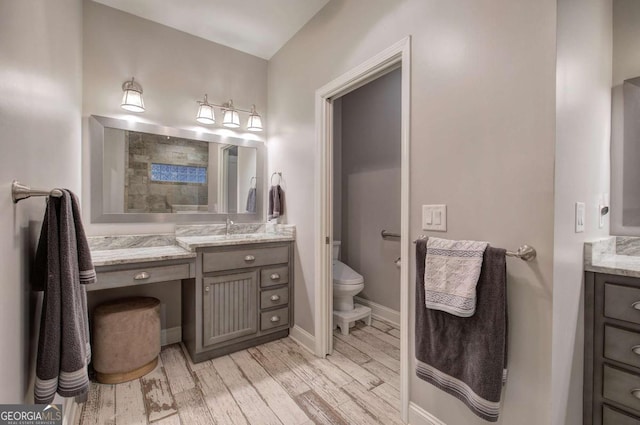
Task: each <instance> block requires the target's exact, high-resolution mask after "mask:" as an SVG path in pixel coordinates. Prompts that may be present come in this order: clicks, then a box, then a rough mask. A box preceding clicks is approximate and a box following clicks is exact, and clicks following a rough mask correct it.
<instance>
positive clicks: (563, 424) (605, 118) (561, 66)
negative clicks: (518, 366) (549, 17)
mask: <svg viewBox="0 0 640 425" xmlns="http://www.w3.org/2000/svg"><path fill="white" fill-rule="evenodd" d="M557 38H558V53H557V56H558V60H557V70H556V72H557V74H556V75H557V77H556V150H555V153H556V167H555V226H554V247H553V249H554V262H553V280H554V285H553V362H552V365H553V366H552V380H551V383H552V386H551V395H552V397H551V399H552V400H553V401H552V423H553V424H554V425H579V424H582V366H583V355H582V353H583V332H584V326H583V323H584V306H583V299H584V294H583V289H582V288H583V275H584V272H583V262H582V252H583V243H584V242H585V241H587V240H593V239H595V238H599V237H605V236H607V235H608V234H609V223H608V220H607V222H606V224H605V226H604V228H602V229H599V228H598V217H597V209H598V203H599V199H600V196H601V195H602V194H604V193H607V192H609V137H610V133H611V132H610V129H611V124H610V123H611V0H560V1H559V2H558V35H557ZM578 201H579V202H584V203H585V205H586V222H585V232H584V233H575V202H578Z"/></svg>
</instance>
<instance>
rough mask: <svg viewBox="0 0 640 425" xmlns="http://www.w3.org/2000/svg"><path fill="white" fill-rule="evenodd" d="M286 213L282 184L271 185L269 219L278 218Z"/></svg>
mask: <svg viewBox="0 0 640 425" xmlns="http://www.w3.org/2000/svg"><path fill="white" fill-rule="evenodd" d="M283 214H284V192H283V191H282V188H281V187H280V185H277V186H271V189H269V211H268V215H269V220H271V219H273V218H278V217H280V216H281V215H283Z"/></svg>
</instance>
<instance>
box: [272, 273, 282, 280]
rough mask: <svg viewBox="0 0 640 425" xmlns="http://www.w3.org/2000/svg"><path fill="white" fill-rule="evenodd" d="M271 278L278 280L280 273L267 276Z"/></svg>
mask: <svg viewBox="0 0 640 425" xmlns="http://www.w3.org/2000/svg"><path fill="white" fill-rule="evenodd" d="M269 277H270V278H271V280H278V279H280V274H279V273H272V274H271V276H269Z"/></svg>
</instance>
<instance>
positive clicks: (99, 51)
mask: <svg viewBox="0 0 640 425" xmlns="http://www.w3.org/2000/svg"><path fill="white" fill-rule="evenodd" d="M83 28H84V29H83V36H84V43H83V45H84V49H83V71H84V78H83V80H82V81H83V105H82V114H83V116H84V117H85V119H84V121H83V147H84V149H83V164H84V166H83V169H82V173H83V183H84V184H83V195H84V196H83V199H82V201H83V214H84V216H85V217H86V218H87V220H86V221H87V222H88V221H89V219H88V218H89V217H90V216H91V215H90V196H91V193H90V185H89V180H90V173H89V167H88V164H89V149H88V147H89V144H88V134H87V133H88V132H87V125H86V124H87V121H86V117H87V116H89V115H102V116H109V117H114V118H121V119H130V120H138V121H142V122H148V123H152V124H158V125H162V126H170V127H177V128H184V129H187V130H192V131H198V132H211V133H216V134H220V135H222V136H231V135H232V136H235V137H243V138H246V139H252V140H264V133H258V134H255V133H245V132H242V131H238V132H235V131H231V130H229V129H222V128H220V126H202V125H200V124H198V123H197V122H196V121H195V115H196V112H197V107H198V105H197V103H196V101H197V100H202V98H203V97H204V94H205V93H208V95H209V101H210V102H215V103H222V102H225V101H227V100H229V99H233V102H234V105H236V106H237V107H239V108H243V109H248V108H250V107H251V105H252V104H255V105H256V107H257V109H258V111H259V112H260V113H261V114H262V115H263V117H265V118H266V112H267V111H266V107H267V61H266V60H264V59H260V58H258V57H255V56H252V55H249V54H246V53H242V52H240V51H238V50H234V49H231V48H229V47H225V46H222V45H220V44H216V43H212V42H210V41H207V40H204V39H202V38H198V37H195V36H192V35H189V34H186V33H184V32H181V31H178V30H175V29H172V28H169V27H166V26H163V25H160V24H157V23H154V22H151V21H148V20H146V19H142V18H139V17H137V16H134V15H130V14H128V13H125V12H121V11H119V10H116V9H113V8H110V7H107V6H104V5H102V4H98V3H95V2H93V1H90V0H85V1H84V27H83ZM132 76H134V77H135V78H136V81H138V82H140V84H141V85H142V88H143V90H144V101H145V106H146V111H145V112H144V113H142V114H133V113H127V112H126V111H124V110H122V109H121V108H120V102H121V100H122V90H121V86H122V83H123V82H124V81H125V80H127V79H129V78H131V77H132ZM216 112H218V111H216ZM240 118H241V121H242V124H243V126H244V120H246V118H247V114H241V115H240ZM216 119H217V120H218V121H220V120H221V117H220V115H218V116H217V117H216ZM268 125H269V122H268V120H266V119H265V126H266V127H268ZM240 130H242V129H240ZM258 177H259V178H261V181H260V184H261V185H262V186H260V187H261V188H262V189H263V188H264V187H265V186H264V184H265V178H264V176H258ZM210 195H211V194H210ZM174 227H175V226H174V225H173V224H170V223H163V224H141V223H137V224H91V223H88V225H87V232H88V234H89V235H105V234H118V233H125V234H134V233H167V232H173V230H174Z"/></svg>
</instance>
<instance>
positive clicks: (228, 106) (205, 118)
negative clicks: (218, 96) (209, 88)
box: [196, 94, 263, 131]
mask: <svg viewBox="0 0 640 425" xmlns="http://www.w3.org/2000/svg"><path fill="white" fill-rule="evenodd" d="M198 104H199V105H200V106H199V108H198V113H197V114H196V121H198V122H199V123H202V124H214V123H215V122H216V121H215V114H214V111H213V107H214V106H215V107H217V108H220V111H221V112H222V125H223V126H224V127H227V128H240V114H239V113H238V111H240V112H246V113H248V114H249V119H248V120H247V131H262V130H263V128H262V117H260V115H259V114H258V112H256V105H251V110H249V111H247V110H245V109H240V108H236V107H235V106H233V100H231V99H230V100H229V101H228V102H226V103H224V104H222V105H217V104H215V103H209V101H208V99H207V95H206V94H205V95H204V101H198Z"/></svg>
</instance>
